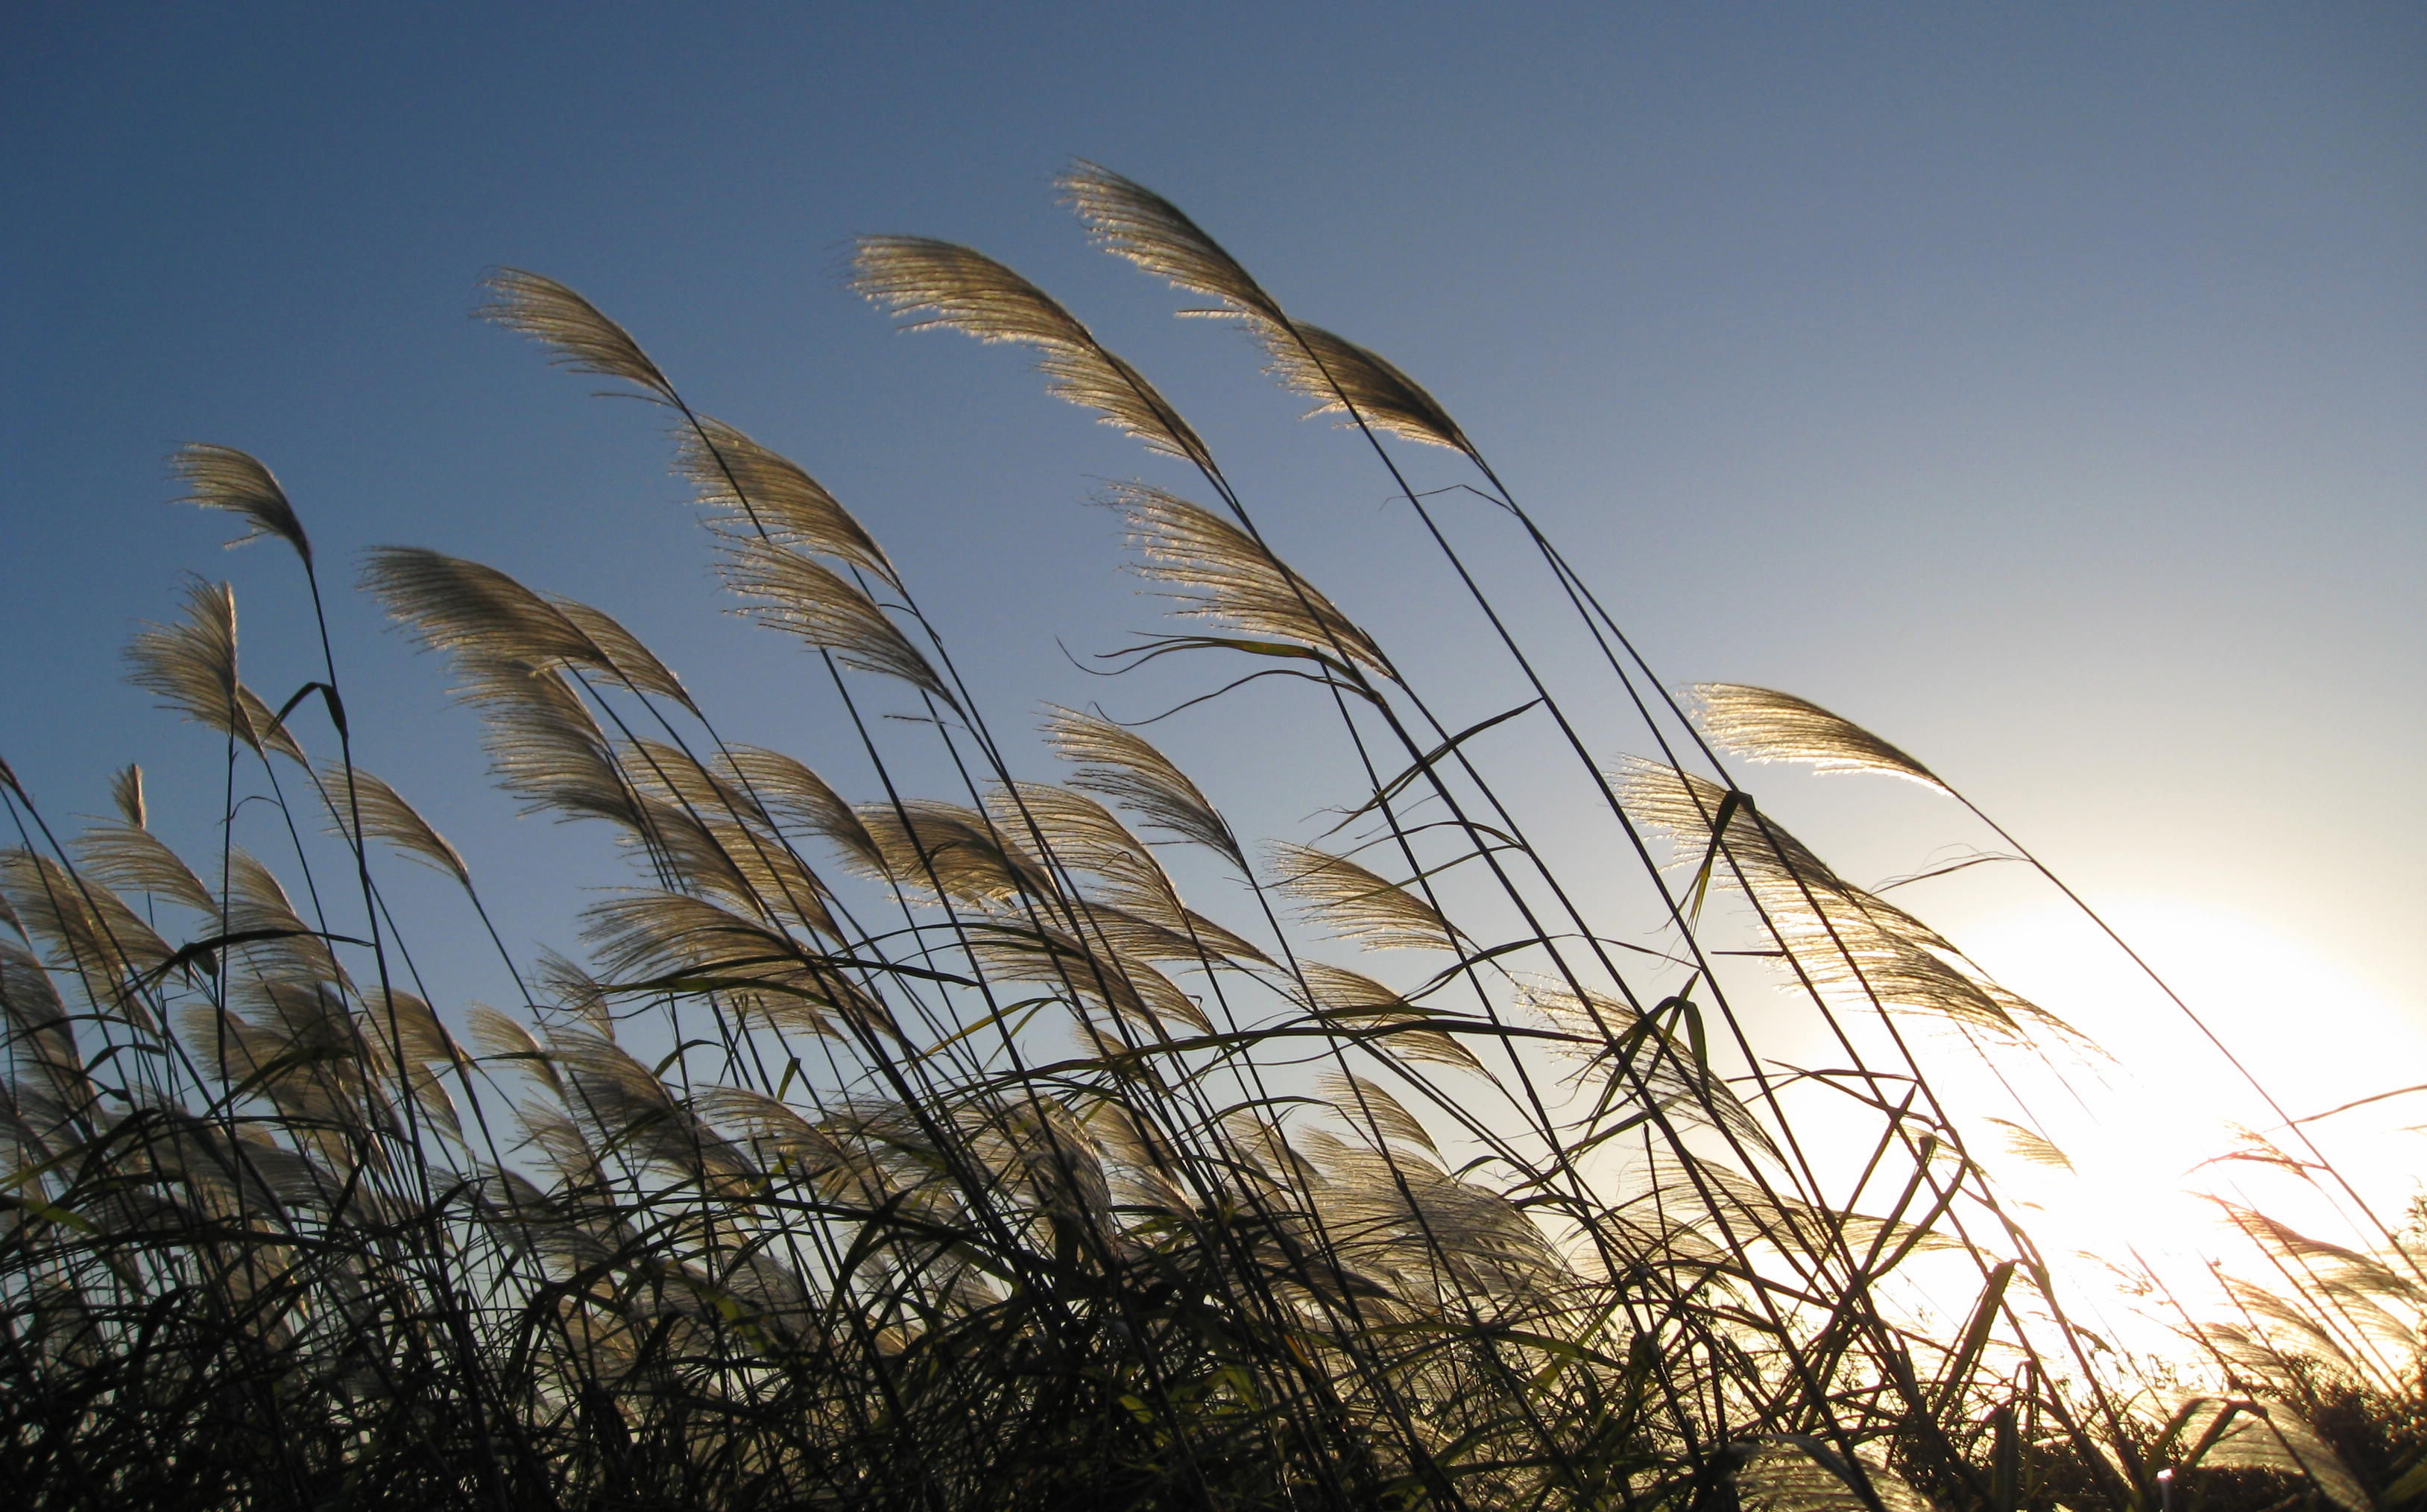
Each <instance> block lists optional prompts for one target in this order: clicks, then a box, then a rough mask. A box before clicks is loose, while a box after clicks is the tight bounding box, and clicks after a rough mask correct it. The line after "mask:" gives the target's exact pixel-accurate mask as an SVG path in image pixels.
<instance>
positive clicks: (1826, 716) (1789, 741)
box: [1693, 682, 1946, 792]
mask: <svg viewBox="0 0 2427 1512" xmlns="http://www.w3.org/2000/svg"><path fill="white" fill-rule="evenodd" d="M1693 691H1694V696H1695V699H1696V700H1697V707H1695V709H1694V724H1695V727H1696V728H1698V729H1700V730H1701V731H1702V735H1703V737H1704V738H1705V739H1707V740H1709V741H1710V742H1711V743H1712V744H1713V745H1715V746H1717V747H1718V748H1719V749H1720V750H1722V751H1725V752H1727V753H1728V754H1729V755H1731V756H1743V757H1744V758H1745V759H1747V760H1749V761H1807V762H1810V763H1811V764H1812V766H1813V768H1814V770H1816V771H1818V772H1889V773H1891V774H1893V775H1895V776H1898V777H1909V778H1911V779H1912V780H1913V781H1914V782H1918V783H1921V784H1923V785H1924V786H1927V787H1930V788H1935V789H1938V790H1939V791H1941V792H1945V791H1946V784H1945V783H1943V782H1941V781H1939V780H1938V778H1937V776H1936V775H1935V774H1934V773H1932V772H1930V769H1929V768H1928V767H1925V766H1923V765H1922V764H1921V763H1920V762H1918V761H1915V760H1914V758H1913V757H1911V756H1907V755H1905V754H1904V753H1903V752H1902V751H1899V750H1898V749H1897V748H1896V747H1895V746H1893V745H1890V744H1888V742H1887V741H1885V740H1881V739H1880V738H1879V737H1878V736H1876V735H1873V734H1872V733H1871V732H1870V731H1868V730H1865V729H1864V728H1863V727H1862V726H1861V725H1858V724H1855V723H1852V722H1850V721H1848V720H1843V719H1840V718H1838V717H1837V716H1836V715H1834V714H1832V713H1830V712H1829V711H1828V710H1827V709H1825V708H1822V707H1820V706H1819V705H1817V704H1814V703H1810V702H1807V701H1806V700H1804V699H1800V698H1798V697H1796V696H1795V695H1794V694H1793V693H1782V692H1779V691H1776V690H1775V689H1769V688H1751V687H1748V686H1746V685H1745V684H1743V683H1733V682H1704V683H1696V684H1695V685H1694V690H1693Z"/></svg>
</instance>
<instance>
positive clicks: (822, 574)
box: [717, 532, 960, 708]
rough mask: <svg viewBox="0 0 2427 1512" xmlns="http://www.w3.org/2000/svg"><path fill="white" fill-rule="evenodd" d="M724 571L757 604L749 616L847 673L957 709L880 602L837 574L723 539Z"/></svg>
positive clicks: (794, 556)
mask: <svg viewBox="0 0 2427 1512" xmlns="http://www.w3.org/2000/svg"><path fill="white" fill-rule="evenodd" d="M718 548H719V549H718V557H719V561H718V563H717V570H718V572H719V574H720V575H721V576H722V577H724V579H725V586H726V587H727V588H730V589H731V590H733V592H735V593H739V594H741V596H742V597H744V598H747V599H750V600H752V601H753V602H752V603H751V605H750V607H749V609H748V610H744V611H743V612H745V613H747V614H748V615H749V616H750V618H752V619H754V620H756V621H757V622H758V623H759V624H761V625H766V626H773V627H774V628H776V629H779V630H787V631H790V633H792V634H793V635H797V636H799V637H800V638H801V639H802V640H804V641H806V642H808V643H809V644H811V645H813V646H816V647H818V648H819V649H820V650H823V651H831V652H833V653H834V655H835V658H836V659H837V660H839V661H840V662H841V663H842V664H843V665H845V666H847V667H856V668H857V669H859V670H860V671H862V672H873V673H880V674H882V675H886V676H888V677H898V678H900V679H901V680H902V681H904V682H906V683H908V684H910V685H911V686H912V687H914V688H917V689H919V690H920V691H922V692H925V693H927V694H928V695H929V696H931V697H933V698H935V699H936V700H937V702H938V703H942V704H945V705H948V706H951V707H954V708H957V707H960V706H959V705H958V704H956V703H954V702H953V695H952V692H951V691H950V690H948V689H947V688H946V687H945V686H944V680H943V679H942V678H941V677H939V676H937V675H936V669H935V667H934V666H933V665H932V664H930V663H929V662H928V660H927V658H925V657H924V656H921V655H920V652H919V648H918V647H916V646H914V645H912V644H911V643H910V642H909V640H908V638H906V637H905V636H904V635H903V633H902V631H901V629H900V628H899V627H898V626H895V625H894V623H893V622H892V621H891V620H890V619H888V618H887V617H886V613H885V611H884V610H881V609H879V608H878V607H877V605H876V601H875V600H874V599H872V598H870V597H869V596H868V595H867V594H866V593H862V592H861V591H860V590H859V588H858V587H856V586H855V585H854V584H852V583H850V582H848V581H846V580H844V578H843V577H841V576H840V575H839V574H837V573H836V572H834V571H833V570H832V569H830V568H828V567H826V566H824V565H823V564H821V563H819V562H816V561H810V560H809V559H808V558H807V557H805V556H803V555H801V554H800V553H799V552H797V551H793V550H791V549H790V548H789V547H786V546H782V545H776V544H775V543H774V542H772V541H766V540H761V539H759V538H757V537H756V536H737V535H734V534H732V533H730V532H725V533H723V534H722V535H721V536H720V538H719V541H718Z"/></svg>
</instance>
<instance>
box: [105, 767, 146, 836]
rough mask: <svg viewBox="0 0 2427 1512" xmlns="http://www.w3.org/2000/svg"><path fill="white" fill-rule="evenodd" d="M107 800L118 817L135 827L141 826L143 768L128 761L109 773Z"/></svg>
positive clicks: (142, 816)
mask: <svg viewBox="0 0 2427 1512" xmlns="http://www.w3.org/2000/svg"><path fill="white" fill-rule="evenodd" d="M109 801H110V803H112V804H113V805H116V806H117V808H118V817H119V818H121V819H122V820H124V821H126V822H127V823H128V825H130V826H131V827H133V828H135V829H138V830H139V829H141V828H142V827H143V818H144V814H143V769H142V768H141V767H139V766H137V765H135V764H134V763H133V762H131V761H130V762H128V763H127V764H126V765H125V766H123V767H121V768H120V769H119V770H118V771H117V772H113V773H112V774H111V775H110V779H109Z"/></svg>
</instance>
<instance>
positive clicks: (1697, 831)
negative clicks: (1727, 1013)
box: [1612, 757, 2091, 1049]
mask: <svg viewBox="0 0 2427 1512" xmlns="http://www.w3.org/2000/svg"><path fill="white" fill-rule="evenodd" d="M1612 790H1613V791H1614V792H1615V793H1616V794H1617V796H1618V799H1619V802H1620V803H1621V805H1624V806H1625V808H1626V811H1627V813H1628V814H1630V815H1631V816H1633V817H1634V818H1635V819H1636V820H1637V821H1638V822H1640V823H1642V824H1644V825H1646V826H1648V827H1650V828H1652V829H1654V830H1658V831H1662V832H1664V833H1666V834H1668V835H1670V836H1671V837H1676V839H1677V841H1678V854H1679V856H1680V857H1681V858H1683V859H1686V860H1687V861H1688V862H1689V864H1690V862H1691V860H1692V859H1694V858H1699V857H1702V856H1703V855H1705V854H1708V855H1710V856H1711V858H1712V861H1711V875H1712V876H1713V877H1714V878H1715V879H1716V880H1718V881H1719V882H1720V883H1722V884H1725V885H1729V886H1741V887H1742V888H1743V889H1744V890H1745V891H1746V892H1747V893H1748V895H1749V896H1750V898H1751V902H1753V903H1754V904H1755V906H1756V907H1757V908H1758V909H1759V910H1760V914H1761V919H1762V920H1763V923H1764V926H1765V927H1766V928H1767V930H1769V931H1771V932H1773V933H1774V934H1775V935H1776V942H1777V943H1778V944H1780V945H1782V946H1783V947H1784V949H1785V950H1786V951H1787V952H1788V955H1789V957H1790V958H1791V960H1792V964H1793V967H1794V969H1795V971H1796V972H1797V973H1798V974H1799V975H1800V977H1801V979H1802V980H1803V981H1805V982H1806V983H1808V984H1810V985H1811V986H1812V987H1813V988H1815V989H1816V990H1817V991H1819V992H1820V993H1821V994H1823V996H1824V997H1826V998H1827V999H1828V1000H1830V1001H1832V1002H1833V1003H1836V1004H1838V1005H1840V1006H1844V1007H1849V1008H1861V1007H1878V1008H1881V1009H1883V1010H1886V1011H1888V1012H1893V1013H1913V1014H1920V1015H1926V1016H1935V1017H1940V1018H1944V1019H1947V1020H1951V1021H1953V1022H1956V1023H1961V1024H1964V1025H1967V1026H1969V1027H1971V1028H1975V1029H1981V1030H1987V1031H1989V1032H1992V1033H1994V1034H1996V1035H1998V1036H2000V1037H2003V1038H2007V1039H2011V1040H2015V1041H2021V1042H2029V1041H2030V1040H2031V1039H2032V1037H2033V1032H2034V1031H2042V1030H2044V1031H2047V1032H2053V1033H2056V1034H2058V1035H2061V1036H2062V1037H2063V1038H2064V1039H2066V1040H2067V1041H2069V1042H2070V1043H2072V1044H2073V1045H2075V1046H2076V1047H2077V1048H2083V1049H2088V1048H2091V1046H2090V1042H2089V1041H2088V1040H2086V1039H2084V1038H2083V1037H2082V1036H2081V1034H2080V1033H2079V1032H2077V1031H2076V1030H2075V1029H2073V1028H2072V1026H2070V1025H2068V1024H2066V1023H2065V1022H2064V1021H2063V1020H2062V1019H2061V1018H2058V1017H2057V1016H2055V1015H2053V1014H2050V1013H2048V1012H2047V1011H2046V1010H2045V1009H2044V1008H2041V1007H2040V1006H2039V1005H2037V1004H2036V1003H2033V1002H2031V1001H2029V1000H2027V999H2025V998H2023V997H2021V996H2020V995H2018V994H2016V993H2014V992H2012V991H2010V990H2009V989H2007V988H2006V987H2004V986H2001V985H1999V984H1997V983H1996V982H1995V981H1993V980H1991V979H1990V977H1989V976H1988V975H1987V974H1986V973H1985V972H1983V971H1981V970H1980V968H1979V967H1978V966H1976V965H1974V964H1973V963H1972V962H1971V961H1970V960H1969V959H1968V958H1967V957H1965V956H1964V955H1963V952H1962V951H1959V950H1957V949H1956V948H1955V946H1954V945H1953V944H1951V943H1950V942H1949V941H1948V940H1947V939H1946V937H1945V936H1944V935H1940V934H1939V933H1938V932H1937V931H1935V930H1933V929H1931V928H1930V926H1929V925H1927V924H1925V923H1923V922H1922V921H1921V920H1920V919H1915V918H1914V916H1913V915H1911V914H1909V913H1907V912H1905V911H1904V910H1903V909H1901V908H1898V907H1897V906H1896V905H1895V904H1894V903H1891V902H1887V901H1886V900H1884V899H1881V898H1879V897H1877V896H1875V895H1873V894H1871V893H1869V892H1866V891H1865V890H1864V889H1863V888H1861V887H1857V886H1854V885H1853V884H1852V883H1849V882H1848V881H1846V880H1845V879H1844V878H1842V877H1840V876H1838V875H1837V874H1836V873H1835V872H1834V871H1832V870H1830V869H1829V867H1828V866H1827V865H1826V864H1824V863H1823V862H1822V861H1821V860H1820V859H1819V858H1818V857H1817V856H1816V855H1814V854H1812V853H1811V852H1810V851H1809V850H1807V849H1806V848H1805V847H1804V846H1803V845H1802V844H1801V842H1800V841H1798V840H1797V839H1796V838H1795V837H1794V836H1792V835H1790V834H1788V833H1787V832H1786V831H1785V830H1784V829H1783V828H1781V827H1780V826H1779V825H1778V824H1777V823H1776V822H1775V821H1771V820H1768V819H1767V818H1764V817H1762V816H1760V815H1758V814H1757V813H1756V812H1755V811H1754V810H1753V809H1752V808H1751V806H1750V805H1744V804H1742V803H1734V804H1732V803H1731V802H1730V801H1729V798H1728V794H1727V793H1726V792H1725V791H1724V790H1723V789H1720V788H1718V786H1716V785H1715V784H1712V783H1709V782H1706V781H1704V780H1703V779H1702V778H1700V777H1696V776H1692V775H1689V774H1686V773H1684V772H1677V771H1676V770H1675V769H1673V768H1670V767H1668V766H1664V765H1662V764H1660V763H1658V762H1655V761H1649V760H1644V759H1641V758H1637V757H1630V758H1629V759H1628V760H1627V761H1626V763H1625V764H1624V765H1623V766H1622V767H1621V769H1620V770H1619V771H1618V772H1614V773H1612ZM1723 813H1724V814H1726V815H1727V817H1728V826H1727V833H1726V835H1725V836H1724V837H1722V838H1721V839H1720V841H1718V843H1717V845H1716V847H1715V845H1714V842H1713V840H1712V837H1711V826H1712V823H1713V822H1714V821H1716V820H1717V819H1718V818H1719V817H1720V816H1721V815H1722V814H1723Z"/></svg>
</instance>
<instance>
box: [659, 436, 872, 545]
mask: <svg viewBox="0 0 2427 1512" xmlns="http://www.w3.org/2000/svg"><path fill="white" fill-rule="evenodd" d="M675 470H676V472H678V473H680V474H681V475H682V476H683V477H684V478H686V479H688V480H690V482H691V485H692V490H693V491H694V492H695V493H696V495H697V496H698V499H699V502H700V503H701V505H702V506H704V507H706V508H708V509H710V510H713V511H716V512H719V513H720V514H722V515H725V516H726V517H727V518H728V522H729V523H732V524H735V525H739V524H741V523H747V524H749V525H750V526H752V527H753V528H757V529H759V530H764V531H765V532H766V533H767V534H768V536H769V537H770V538H772V539H773V540H774V541H775V542H777V543H778V544H780V545H787V546H790V547H791V548H793V549H794V550H796V551H806V552H808V553H810V554H812V555H815V556H821V557H832V558H834V559H835V560H837V561H844V562H848V563H850V564H851V565H852V566H855V567H857V568H859V569H860V570H861V571H863V572H866V573H869V574H871V575H872V576H874V577H879V578H882V579H884V581H886V582H887V583H889V584H891V585H892V586H894V587H896V588H899V587H900V586H901V585H902V584H901V579H900V578H898V577H895V576H894V574H893V564H892V563H891V562H890V561H887V560H886V558H885V551H884V549H883V548H882V547H880V546H879V545H877V544H876V539H875V538H874V537H873V536H871V535H870V534H869V533H868V531H867V530H865V529H864V528H861V526H860V523H859V522H858V521H857V520H855V519H854V518H853V517H852V514H851V512H850V511H848V510H846V509H844V508H843V507H842V505H841V504H839V503H838V502H837V501H836V499H835V496H833V495H832V494H829V493H827V492H826V490H825V486H824V485H823V484H822V483H820V482H819V481H818V480H816V479H814V478H811V477H810V476H809V475H808V474H807V473H806V472H804V471H802V470H801V468H800V466H799V465H798V464H796V463H793V462H792V461H791V460H790V458H787V457H783V456H779V455H777V454H776V453H775V452H773V451H771V450H769V449H768V448H766V447H762V446H760V445H759V444H758V443H757V442H756V441H753V440H751V439H750V438H749V437H748V436H746V435H743V434H742V433H741V431H737V430H735V429H734V428H733V427H731V426H729V425H726V424H725V422H724V421H722V420H711V419H709V418H708V417H707V416H706V415H702V416H700V417H699V419H698V420H697V422H696V423H695V424H692V425H686V426H683V427H682V428H680V429H679V430H677V431H676V432H675Z"/></svg>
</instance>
